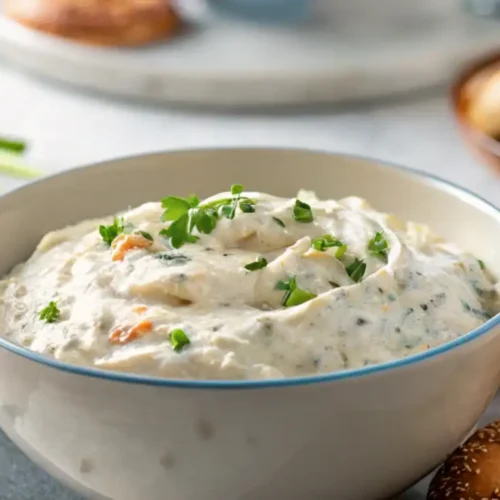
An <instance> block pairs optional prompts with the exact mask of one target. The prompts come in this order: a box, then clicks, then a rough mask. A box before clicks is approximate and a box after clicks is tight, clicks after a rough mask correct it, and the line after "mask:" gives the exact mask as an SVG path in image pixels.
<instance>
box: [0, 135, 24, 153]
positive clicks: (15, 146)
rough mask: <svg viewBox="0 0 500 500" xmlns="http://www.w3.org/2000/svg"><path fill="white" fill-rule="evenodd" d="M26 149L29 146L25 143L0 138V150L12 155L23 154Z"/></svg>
mask: <svg viewBox="0 0 500 500" xmlns="http://www.w3.org/2000/svg"><path fill="white" fill-rule="evenodd" d="M26 148H27V144H26V142H24V141H21V140H17V139H8V138H5V137H0V149H4V150H6V151H10V152H11V153H16V154H23V153H24V152H25V151H26Z"/></svg>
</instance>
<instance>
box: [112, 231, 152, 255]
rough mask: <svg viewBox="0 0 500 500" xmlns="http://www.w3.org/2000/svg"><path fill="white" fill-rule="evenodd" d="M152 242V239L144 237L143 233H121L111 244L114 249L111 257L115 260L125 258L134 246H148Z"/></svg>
mask: <svg viewBox="0 0 500 500" xmlns="http://www.w3.org/2000/svg"><path fill="white" fill-rule="evenodd" d="M152 244H153V242H152V241H150V240H148V239H147V238H144V236H142V235H141V234H136V233H132V234H120V236H118V237H117V238H115V240H114V241H113V243H112V244H111V248H112V249H113V253H112V257H111V258H112V259H113V260H123V259H124V257H125V254H126V253H127V252H128V251H130V250H132V249H134V248H148V247H150V246H151V245H152Z"/></svg>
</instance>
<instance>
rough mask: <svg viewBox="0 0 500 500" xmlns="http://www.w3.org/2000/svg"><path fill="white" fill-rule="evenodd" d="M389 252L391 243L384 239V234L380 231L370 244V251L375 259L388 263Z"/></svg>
mask: <svg viewBox="0 0 500 500" xmlns="http://www.w3.org/2000/svg"><path fill="white" fill-rule="evenodd" d="M388 250H389V243H387V240H386V239H385V238H384V233H383V232H381V231H378V232H377V233H376V234H375V236H374V237H373V238H372V239H371V240H370V241H369V242H368V251H369V252H370V253H371V254H372V255H374V256H375V257H380V258H381V259H383V260H385V261H387V251H388Z"/></svg>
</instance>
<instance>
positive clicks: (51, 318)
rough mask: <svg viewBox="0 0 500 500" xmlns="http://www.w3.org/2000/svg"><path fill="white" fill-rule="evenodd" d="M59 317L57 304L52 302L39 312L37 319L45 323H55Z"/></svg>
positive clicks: (59, 312)
mask: <svg viewBox="0 0 500 500" xmlns="http://www.w3.org/2000/svg"><path fill="white" fill-rule="evenodd" d="M60 317H61V311H59V309H58V307H57V304H56V303H55V302H54V301H51V302H49V305H48V306H47V307H44V308H43V309H42V310H41V311H40V315H39V318H40V319H41V320H42V321H45V322H46V323H55V322H56V321H57V320H59V318H60Z"/></svg>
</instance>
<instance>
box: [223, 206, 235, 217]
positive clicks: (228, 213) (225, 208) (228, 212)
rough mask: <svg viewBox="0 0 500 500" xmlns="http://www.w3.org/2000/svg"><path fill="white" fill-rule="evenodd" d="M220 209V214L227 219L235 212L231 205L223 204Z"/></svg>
mask: <svg viewBox="0 0 500 500" xmlns="http://www.w3.org/2000/svg"><path fill="white" fill-rule="evenodd" d="M220 211H221V213H222V215H223V216H224V217H226V218H227V219H234V216H235V214H236V209H235V208H234V207H233V205H223V206H222V207H221V209H220Z"/></svg>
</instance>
